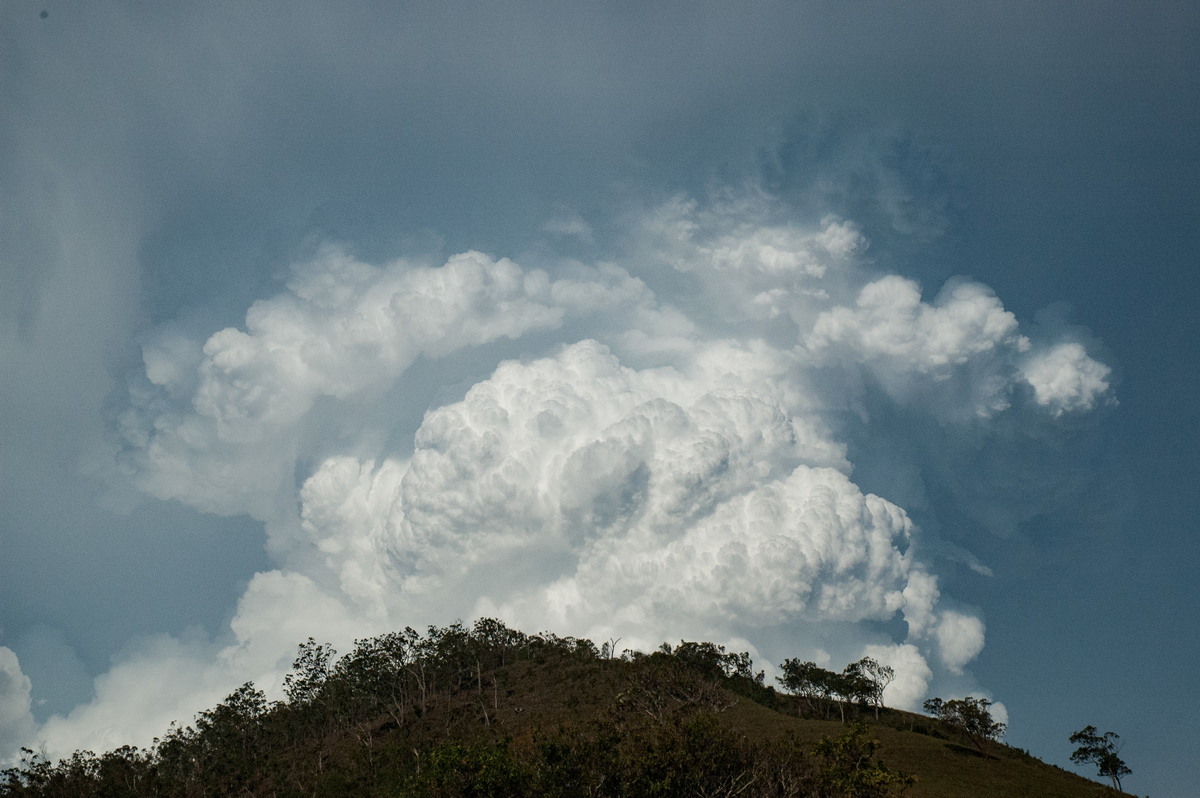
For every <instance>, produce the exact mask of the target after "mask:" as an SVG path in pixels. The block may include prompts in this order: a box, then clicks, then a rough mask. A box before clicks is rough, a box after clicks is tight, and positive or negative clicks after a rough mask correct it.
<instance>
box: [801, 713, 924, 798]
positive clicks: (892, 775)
mask: <svg viewBox="0 0 1200 798" xmlns="http://www.w3.org/2000/svg"><path fill="white" fill-rule="evenodd" d="M868 735H869V729H868V728H867V725H866V724H865V723H861V722H859V723H854V724H851V726H850V728H849V729H848V730H847V731H846V732H845V733H844V734H842V735H841V736H840V737H838V738H837V739H830V738H828V737H826V738H824V739H822V740H821V742H819V743H817V745H816V747H815V748H814V752H815V753H816V755H817V756H818V757H820V758H821V760H822V762H823V767H822V768H821V771H820V775H819V778H818V783H819V785H820V788H821V789H822V790H823V793H822V794H823V795H824V796H830V798H888V796H893V795H902V794H903V793H904V791H905V790H906V789H908V788H909V787H910V786H912V785H913V784H915V783H916V778H914V777H913V776H909V775H906V774H903V773H899V772H897V771H894V770H889V769H888V768H887V767H885V766H884V765H883V764H882V763H881V762H878V761H875V760H874V759H873V757H874V756H875V752H876V751H877V750H879V741H878V740H874V739H871V738H870V737H869V736H868Z"/></svg>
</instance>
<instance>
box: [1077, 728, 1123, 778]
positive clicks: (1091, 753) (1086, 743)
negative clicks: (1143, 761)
mask: <svg viewBox="0 0 1200 798" xmlns="http://www.w3.org/2000/svg"><path fill="white" fill-rule="evenodd" d="M1120 739H1121V736H1120V735H1119V734H1117V733H1115V732H1105V733H1104V734H1103V735H1099V734H1097V733H1096V727H1095V726H1085V727H1084V728H1082V729H1080V730H1079V731H1077V732H1075V733H1074V734H1072V735H1071V744H1072V745H1078V746H1079V747H1078V748H1076V749H1075V753H1073V754H1071V761H1072V762H1074V763H1075V764H1077V765H1086V764H1089V763H1091V764H1094V765H1095V766H1096V769H1097V770H1098V771H1099V774H1100V775H1101V776H1107V777H1108V778H1110V779H1112V783H1113V787H1115V788H1116V789H1118V790H1120V789H1121V777H1122V776H1128V775H1129V774H1130V773H1132V772H1133V771H1132V770H1130V769H1129V767H1128V766H1127V765H1126V764H1125V763H1124V762H1123V761H1122V760H1121V757H1119V756H1117V754H1118V753H1120V751H1121V745H1120V743H1119V742H1118V741H1119V740H1120Z"/></svg>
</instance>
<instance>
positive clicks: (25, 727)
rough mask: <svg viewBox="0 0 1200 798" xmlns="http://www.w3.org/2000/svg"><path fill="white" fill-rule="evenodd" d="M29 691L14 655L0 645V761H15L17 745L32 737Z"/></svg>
mask: <svg viewBox="0 0 1200 798" xmlns="http://www.w3.org/2000/svg"><path fill="white" fill-rule="evenodd" d="M31 692H32V685H31V684H30V681H29V677H28V676H26V675H25V674H24V673H22V672H21V663H20V662H19V661H18V660H17V655H16V654H15V653H13V651H12V649H9V648H5V647H4V646H0V764H5V763H6V762H8V761H10V760H11V761H15V760H16V759H17V758H18V757H17V754H18V752H19V750H20V748H21V746H23V745H24V746H28V745H29V743H30V741H31V740H32V739H33V730H34V722H33V713H32V706H33V705H32V703H31V698H30V695H31Z"/></svg>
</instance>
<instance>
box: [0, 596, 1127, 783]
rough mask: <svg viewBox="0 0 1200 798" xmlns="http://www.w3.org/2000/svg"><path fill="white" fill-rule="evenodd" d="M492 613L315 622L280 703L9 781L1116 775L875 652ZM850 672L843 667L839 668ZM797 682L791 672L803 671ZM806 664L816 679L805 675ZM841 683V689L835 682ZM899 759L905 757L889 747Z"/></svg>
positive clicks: (239, 700) (198, 722) (990, 779)
mask: <svg viewBox="0 0 1200 798" xmlns="http://www.w3.org/2000/svg"><path fill="white" fill-rule="evenodd" d="M614 647H615V646H614V645H612V644H605V645H603V646H600V647H597V646H596V645H595V644H594V643H592V642H591V641H589V640H583V639H577V638H571V637H558V636H556V635H552V634H542V635H526V634H523V633H521V632H518V631H515V630H513V629H509V628H507V627H506V626H504V625H503V624H501V623H499V622H498V621H494V620H490V619H485V620H481V621H478V622H477V623H476V624H474V626H472V627H466V626H463V625H461V624H455V625H452V626H449V627H445V628H438V627H430V628H429V629H428V630H427V632H426V633H424V634H420V633H418V632H416V631H415V630H413V629H405V630H404V631H402V632H394V633H391V634H386V635H383V636H380V637H376V638H372V639H369V640H363V641H358V642H357V643H356V646H355V648H354V650H353V651H351V652H350V653H349V654H347V655H345V656H343V657H341V658H340V659H337V658H335V652H334V651H333V650H332V649H331V648H330V647H329V646H327V645H323V644H320V643H317V642H316V641H314V640H312V639H310V640H308V641H307V642H306V643H304V644H302V645H301V646H300V648H299V652H298V656H297V658H296V661H295V665H294V668H293V671H292V672H291V673H290V674H289V675H288V676H287V678H286V680H285V685H284V691H285V694H286V700H283V701H278V702H271V701H268V700H267V699H266V696H265V695H264V694H263V693H262V691H260V690H258V689H257V688H256V687H255V686H254V685H253V684H249V683H248V684H244V685H242V686H241V687H239V688H238V689H237V690H235V691H234V692H233V693H232V694H230V695H229V696H228V697H227V698H226V699H225V700H224V701H223V702H221V703H220V704H219V705H217V706H216V707H213V708H212V709H209V710H206V711H204V712H201V713H200V714H199V715H198V716H197V717H196V718H195V720H194V723H193V724H192V725H190V726H185V727H179V726H172V728H171V729H170V730H169V731H167V732H166V734H164V736H163V737H162V738H161V739H158V740H156V741H155V743H154V745H153V746H152V747H150V748H148V749H139V748H133V747H123V748H118V749H117V750H115V751H109V752H107V753H103V754H99V755H97V754H94V753H91V752H86V751H84V752H77V753H76V754H74V755H73V756H71V757H69V758H67V759H63V760H60V761H59V762H57V763H52V762H50V761H48V760H46V759H45V758H43V757H41V756H39V755H37V754H35V753H34V752H32V751H26V752H25V753H26V758H25V760H24V761H23V762H22V763H21V765H20V766H18V767H14V768H10V769H9V770H6V771H4V772H3V774H0V796H4V797H5V798H8V797H10V796H11V797H12V798H16V797H17V796H72V797H74V796H83V795H94V796H114V797H115V796H185V797H188V798H190V797H191V796H211V795H247V796H301V795H331V796H332V795H355V796H359V795H362V796H375V795H378V796H384V795H386V796H447V797H449V796H524V795H536V796H561V797H563V798H566V797H567V796H729V797H731V798H732V796H745V798H752V797H754V796H761V797H762V798H774V797H775V796H780V797H782V796H813V797H814V798H835V797H840V796H880V797H882V796H893V795H902V794H903V795H910V796H922V795H925V796H952V795H962V794H968V793H970V794H972V795H974V796H976V797H977V798H986V797H987V796H990V795H996V796H1000V795H1038V796H1047V797H1050V796H1062V797H1063V798H1071V797H1072V796H1093V795H1096V794H1097V790H1100V789H1104V788H1101V787H1100V786H1099V785H1097V784H1096V783H1095V782H1090V781H1087V780H1085V779H1082V778H1079V777H1077V776H1074V775H1072V774H1068V773H1066V772H1064V771H1061V770H1058V769H1056V768H1052V767H1050V766H1047V765H1044V764H1043V763H1041V762H1038V761H1037V760H1035V759H1034V758H1032V757H1030V756H1028V755H1027V754H1024V753H1023V752H1019V751H1016V750H1014V749H1009V748H1006V747H1004V746H1000V745H996V746H994V748H995V751H992V752H988V753H989V755H988V756H981V755H980V753H979V752H977V751H975V750H973V749H971V748H968V747H967V746H966V745H964V743H969V742H970V738H969V736H963V735H961V734H960V733H959V731H957V730H956V729H955V728H954V727H953V726H951V725H947V724H944V723H942V722H941V721H939V720H936V719H932V718H926V717H924V716H920V715H912V714H909V713H903V712H898V711H895V710H891V709H888V708H885V707H882V706H881V704H882V701H881V700H880V696H881V694H882V687H881V682H885V681H886V679H888V678H890V676H889V674H888V672H887V670H886V669H885V668H881V667H880V666H878V664H877V663H874V662H873V661H869V660H863V661H860V662H858V663H852V664H851V665H850V666H847V669H846V670H845V671H843V672H842V674H840V675H838V674H834V673H833V672H830V671H822V670H820V669H815V666H812V667H809V666H811V665H812V664H811V663H799V662H796V661H795V660H789V661H788V665H787V666H785V667H784V668H783V672H784V674H785V676H784V677H783V678H782V679H781V682H783V683H784V685H785V686H788V687H789V690H792V688H793V687H801V688H803V689H802V690H795V691H793V692H795V693H796V694H791V693H789V694H783V693H779V692H777V691H776V690H774V689H773V688H772V687H769V686H767V685H765V684H764V683H763V674H762V673H761V672H757V673H756V672H755V671H754V669H753V663H752V662H751V660H750V657H749V656H748V655H747V654H745V653H740V654H739V653H731V652H726V651H725V649H724V648H722V647H720V646H716V645H713V644H711V643H693V642H682V643H680V645H678V646H675V647H671V646H667V645H664V646H663V647H662V648H661V649H660V650H659V651H657V652H654V653H652V654H649V655H644V654H640V653H637V652H629V651H626V652H624V653H623V654H622V655H621V656H619V657H618V656H614V654H615V652H614V651H613V650H612V649H613V648H614ZM835 676H836V677H837V678H834V677H835ZM789 679H791V680H792V681H790V682H789V681H788V680H789ZM797 680H799V681H797ZM822 685H824V686H822ZM881 758H882V759H886V760H887V763H888V764H886V765H885V764H884V763H883V762H882V761H881Z"/></svg>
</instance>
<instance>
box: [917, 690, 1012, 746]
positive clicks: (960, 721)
mask: <svg viewBox="0 0 1200 798" xmlns="http://www.w3.org/2000/svg"><path fill="white" fill-rule="evenodd" d="M991 705H992V702H991V701H989V700H988V699H986V698H973V697H971V696H967V697H966V698H956V699H954V700H951V701H943V700H942V699H940V698H931V699H929V700H928V701H926V702H925V711H926V712H928V713H929V714H930V715H933V716H934V717H935V718H939V719H941V721H942V722H943V723H945V724H946V725H948V726H950V727H951V728H953V729H956V730H958V731H959V732H961V733H962V734H963V735H965V736H966V738H967V739H968V740H970V741H971V743H972V744H973V745H974V746H975V747H976V748H978V749H979V753H980V754H981V755H982V756H983V757H984V758H987V757H988V756H989V753H988V746H989V744H990V743H992V742H995V741H997V740H999V739H1000V738H1001V737H1003V736H1004V732H1005V731H1006V729H1007V727H1006V725H1005V724H1003V723H1000V722H998V721H995V720H993V719H992V713H991V712H990V711H989V710H988V707H990V706H991Z"/></svg>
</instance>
